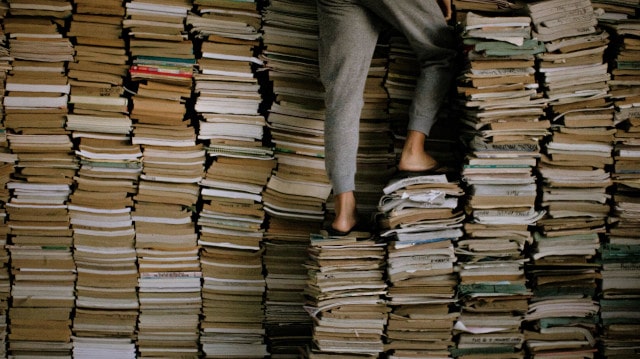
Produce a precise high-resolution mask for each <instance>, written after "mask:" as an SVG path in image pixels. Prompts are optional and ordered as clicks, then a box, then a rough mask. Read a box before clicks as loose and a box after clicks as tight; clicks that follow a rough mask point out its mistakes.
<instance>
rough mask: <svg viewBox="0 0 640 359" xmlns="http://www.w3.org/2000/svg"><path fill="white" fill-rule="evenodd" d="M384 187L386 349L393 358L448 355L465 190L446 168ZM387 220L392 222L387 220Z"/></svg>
mask: <svg viewBox="0 0 640 359" xmlns="http://www.w3.org/2000/svg"><path fill="white" fill-rule="evenodd" d="M383 193H384V195H383V196H382V197H381V198H380V201H379V206H378V208H379V213H380V214H379V216H380V217H381V221H382V222H383V225H382V227H383V232H382V233H381V236H382V237H383V238H387V239H388V245H387V270H386V272H387V280H388V283H389V289H388V300H387V304H388V305H389V306H390V307H391V309H392V311H391V313H390V314H389V322H388V325H387V328H386V331H385V338H386V340H385V347H384V348H385V352H386V353H387V354H388V355H389V357H390V358H397V359H399V358H411V357H416V356H421V357H430V356H433V357H436V356H437V357H449V348H450V347H452V346H454V342H453V337H452V332H453V325H454V322H455V320H456V318H457V316H458V313H457V312H456V311H455V309H454V305H455V303H456V299H455V297H456V286H457V284H458V278H457V275H456V274H455V273H454V265H455V262H456V256H455V254H454V242H455V241H457V240H458V238H460V237H461V236H462V235H463V232H462V221H463V220H464V217H465V216H464V214H463V212H462V211H460V210H459V207H460V203H459V198H460V197H461V196H462V195H463V194H464V193H463V191H462V189H461V188H460V186H459V184H458V183H456V182H455V181H449V180H448V178H447V176H446V175H445V174H442V175H430V176H419V177H413V178H404V179H399V178H396V179H392V180H391V181H390V182H389V183H388V184H387V186H385V188H384V189H383ZM403 217H404V218H403ZM396 219H400V220H399V221H397V220H396ZM391 221H393V222H394V223H395V225H394V226H390V225H386V223H387V222H391Z"/></svg>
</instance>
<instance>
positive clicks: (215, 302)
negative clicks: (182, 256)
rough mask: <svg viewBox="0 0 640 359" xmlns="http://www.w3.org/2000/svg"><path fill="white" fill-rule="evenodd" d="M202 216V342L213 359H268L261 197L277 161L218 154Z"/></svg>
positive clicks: (209, 174)
mask: <svg viewBox="0 0 640 359" xmlns="http://www.w3.org/2000/svg"><path fill="white" fill-rule="evenodd" d="M211 155H212V157H213V162H212V163H211V164H210V165H209V168H208V169H207V172H206V175H205V177H204V179H203V180H202V181H201V182H200V186H201V188H202V196H201V197H202V209H201V210H200V213H199V215H198V226H199V227H200V238H199V241H198V243H199V244H200V246H201V248H202V250H201V266H202V272H203V277H204V282H203V288H202V296H203V315H204V316H203V319H202V322H201V336H200V341H201V343H202V346H203V350H204V352H205V354H206V355H207V356H208V357H215V356H216V355H217V354H220V353H227V354H231V353H233V354H234V355H239V356H242V357H246V358H253V357H255V358H262V357H263V356H264V355H267V354H268V352H267V350H266V344H265V341H264V336H265V329H264V328H263V322H264V306H263V295H264V292H265V286H266V284H265V278H264V275H263V274H262V270H263V269H262V245H261V244H262V237H263V232H264V221H265V211H264V209H263V205H262V196H261V194H260V193H261V191H262V190H263V188H264V186H265V185H266V183H267V181H268V178H269V176H270V175H271V172H272V170H273V168H274V167H275V165H276V161H275V159H273V158H272V159H265V158H263V157H252V156H250V155H245V156H244V157H237V156H238V155H237V154H236V155H230V154H228V153H226V154H225V153H213V154H211Z"/></svg>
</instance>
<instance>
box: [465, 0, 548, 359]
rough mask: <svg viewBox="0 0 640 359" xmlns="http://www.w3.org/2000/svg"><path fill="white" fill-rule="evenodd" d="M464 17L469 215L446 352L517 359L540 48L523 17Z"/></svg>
mask: <svg viewBox="0 0 640 359" xmlns="http://www.w3.org/2000/svg"><path fill="white" fill-rule="evenodd" d="M463 24H464V29H463V30H462V33H461V36H462V41H463V43H464V44H465V45H467V46H468V48H469V50H468V51H466V52H465V63H466V66H465V68H464V70H463V72H462V74H461V76H460V77H459V80H458V86H457V88H458V94H459V101H458V104H459V105H460V109H461V111H462V114H463V117H462V122H463V123H464V125H465V128H464V129H463V140H464V141H465V143H466V145H467V148H468V152H467V154H466V158H465V159H464V165H463V166H464V167H463V170H462V179H463V180H464V181H465V182H466V184H467V185H468V187H467V194H468V202H467V204H466V207H467V211H468V213H469V214H470V219H469V221H467V222H466V223H465V225H464V230H465V236H464V238H463V239H461V240H459V241H458V242H457V246H456V255H457V258H458V272H459V275H460V284H459V287H458V295H459V296H460V300H461V303H460V305H461V307H462V312H461V314H460V317H459V318H458V322H457V323H456V326H455V331H454V333H455V334H457V347H456V349H455V352H454V354H456V355H479V353H492V355H496V356H498V355H501V356H504V357H508V358H521V357H523V356H524V350H523V343H524V336H523V334H522V332H521V328H520V326H521V322H522V318H523V315H524V313H525V312H526V310H527V300H528V298H529V297H530V296H531V293H530V290H529V289H528V288H527V286H526V278H525V269H524V264H525V263H526V261H527V259H526V256H525V247H526V244H527V243H529V242H531V240H532V237H531V233H530V232H529V226H530V225H532V224H534V223H535V222H536V220H538V219H539V218H540V217H542V216H543V214H544V211H542V210H540V209H539V208H538V207H537V187H536V177H535V172H534V168H535V167H536V164H537V160H538V158H539V157H540V142H541V140H542V139H543V137H544V136H545V135H547V134H548V133H549V127H550V123H549V121H547V120H545V119H544V118H543V115H544V107H545V101H544V100H543V99H542V98H541V94H540V92H539V91H538V85H537V83H536V78H535V68H534V65H535V55H536V54H538V53H540V52H542V51H543V50H544V47H543V45H542V43H541V42H540V41H539V40H538V39H536V38H535V37H533V36H532V34H531V18H529V17H528V16H522V15H515V14H514V13H513V12H504V13H503V14H491V15H479V14H476V13H475V12H467V13H466V15H465V18H464V22H463Z"/></svg>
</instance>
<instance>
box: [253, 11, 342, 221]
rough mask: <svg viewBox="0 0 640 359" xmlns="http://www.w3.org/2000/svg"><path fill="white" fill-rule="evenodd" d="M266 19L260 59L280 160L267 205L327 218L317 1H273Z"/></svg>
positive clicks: (274, 211)
mask: <svg viewBox="0 0 640 359" xmlns="http://www.w3.org/2000/svg"><path fill="white" fill-rule="evenodd" d="M263 21H264V23H263V26H262V29H263V31H264V35H263V44H264V46H265V48H264V51H263V52H262V55H261V59H262V60H263V61H264V63H265V71H268V79H269V82H270V84H271V86H270V87H271V91H269V93H270V95H269V96H271V97H272V99H273V101H272V103H270V104H268V105H267V106H268V112H269V114H268V116H267V122H268V125H269V127H270V134H271V140H272V142H273V143H274V146H275V151H276V154H275V156H276V158H277V159H278V168H277V170H276V172H275V173H274V174H273V176H271V178H270V179H269V183H268V184H267V188H266V190H265V193H264V194H263V197H264V204H265V210H266V211H267V213H268V214H270V215H272V216H274V217H280V218H288V219H290V220H300V221H308V220H315V221H322V220H323V219H324V211H325V209H324V207H323V205H324V203H325V202H326V200H327V198H328V197H329V194H330V192H331V185H330V184H329V181H328V179H327V177H326V172H325V168H324V97H323V96H324V95H323V91H324V90H323V88H322V86H321V85H320V83H319V81H318V76H319V75H318V60H317V56H318V55H317V47H318V41H317V37H318V25H317V9H316V4H315V2H313V1H309V0H305V1H290V0H278V1H271V2H270V4H269V5H268V6H267V7H265V10H264V13H263ZM265 88H268V87H265Z"/></svg>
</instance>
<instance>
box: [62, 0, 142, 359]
mask: <svg viewBox="0 0 640 359" xmlns="http://www.w3.org/2000/svg"><path fill="white" fill-rule="evenodd" d="M76 4H77V8H76V11H75V12H74V14H73V17H72V19H71V22H70V25H69V26H70V27H69V31H68V32H67V35H68V36H69V37H70V38H71V40H72V41H73V42H74V44H75V49H76V57H75V62H72V63H70V64H69V71H68V75H69V78H70V81H69V82H70V85H71V96H70V99H69V103H70V104H71V106H70V107H71V108H70V113H69V115H67V122H66V128H67V130H69V131H70V132H71V135H72V137H73V138H75V139H77V143H78V147H77V149H76V156H77V158H78V159H79V160H80V169H79V171H78V174H77V176H76V177H75V178H74V180H75V184H76V186H75V188H74V192H73V193H72V194H71V196H70V198H69V205H68V209H69V215H70V217H71V226H72V229H73V230H74V233H73V236H74V247H73V248H74V259H75V260H76V266H77V270H78V280H77V283H76V311H75V315H74V320H73V333H74V338H73V342H74V349H73V352H74V356H76V357H88V356H90V355H91V353H92V352H93V351H94V350H96V348H104V346H105V345H109V346H110V347H111V350H113V352H112V353H113V354H114V355H116V354H117V355H118V356H122V357H134V356H135V344H134V338H135V327H136V323H137V317H138V295H137V288H136V287H137V284H138V270H137V266H136V251H135V248H134V239H135V231H134V227H133V221H132V219H131V210H132V207H133V200H132V195H133V194H134V193H135V192H136V189H137V182H138V177H139V174H140V170H141V162H140V157H141V156H142V152H141V151H140V148H139V146H137V145H132V144H131V138H130V132H131V119H130V118H129V116H128V112H129V109H128V100H127V99H126V98H124V97H123V94H124V88H123V82H124V78H125V77H126V74H127V69H128V65H127V64H126V62H127V60H128V55H127V54H126V49H125V42H124V39H123V38H122V26H121V23H122V18H123V16H124V6H123V5H122V4H121V3H119V2H118V3H114V2H104V3H101V4H100V5H97V6H96V5H95V4H94V3H92V2H88V1H79V2H76Z"/></svg>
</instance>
